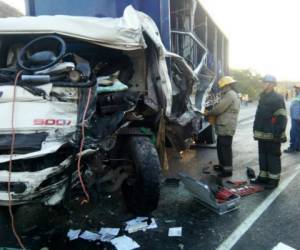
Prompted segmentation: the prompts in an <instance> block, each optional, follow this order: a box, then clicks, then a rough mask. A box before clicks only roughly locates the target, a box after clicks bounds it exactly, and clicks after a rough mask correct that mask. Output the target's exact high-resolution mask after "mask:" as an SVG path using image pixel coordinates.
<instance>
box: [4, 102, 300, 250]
mask: <svg viewBox="0 0 300 250" xmlns="http://www.w3.org/2000/svg"><path fill="white" fill-rule="evenodd" d="M255 108H256V107H255V104H250V105H249V106H248V107H243V108H242V110H241V114H240V122H239V126H238V130H237V134H236V136H235V138H234V175H233V177H232V179H246V167H252V168H253V169H254V170H255V171H256V172H258V163H257V143H256V142H255V141H253V139H252V124H253V117H254V112H255ZM287 146H288V144H284V145H283V146H282V148H285V147H287ZM169 161H170V170H169V173H167V174H168V176H173V177H174V176H176V174H177V173H178V172H185V173H188V174H190V175H191V176H193V177H195V178H199V177H203V176H205V174H204V173H203V169H205V170H206V171H207V170H208V171H209V172H210V174H215V173H214V171H213V170H212V164H214V163H217V160H216V151H215V149H211V148H194V149H191V150H188V151H186V152H185V153H184V154H183V155H182V156H181V157H179V156H178V155H172V157H170V158H169ZM299 161H300V154H299V155H287V154H283V157H282V165H283V175H282V180H281V184H280V187H279V188H277V189H276V190H274V191H264V192H261V193H257V194H254V195H251V196H247V197H244V198H242V201H241V205H240V208H239V209H238V210H235V211H233V212H230V213H228V214H225V215H222V216H220V215H217V214H215V213H214V212H212V211H210V210H208V209H207V208H205V207H203V206H202V205H200V204H199V203H198V202H197V201H195V200H194V199H193V197H192V196H191V195H190V193H189V192H188V191H187V190H185V188H184V186H183V185H182V184H180V185H179V186H176V185H175V186H170V185H166V184H163V185H162V194H161V201H160V204H159V207H158V209H157V210H156V211H155V212H154V213H153V217H154V218H155V219H156V221H157V224H158V228H157V229H153V230H148V231H146V232H137V233H133V234H130V235H129V236H130V237H131V238H132V239H134V240H135V241H136V242H138V244H139V245H140V246H141V247H140V248H139V249H144V250H149V249H151V250H152V249H166V250H168V249H170V250H171V249H172V250H173V249H186V250H201V249H203V250H210V249H219V250H223V249H236V250H239V249H243V250H244V249H245V250H246V249H253V250H259V249H264V250H266V249H272V248H273V247H274V246H276V245H277V244H278V243H279V242H283V243H284V244H287V245H289V246H290V247H294V248H296V249H297V248H299V249H300V238H299V235H300V222H299V220H298V218H299V216H300V198H299V197H300V196H299V194H300V189H299V187H298V186H299V185H298V183H299V181H300V175H298V171H300V170H299V168H297V167H298V166H300V165H299ZM206 175H207V174H206ZM20 213H21V212H20ZM18 218H20V219H19V220H18V221H17V226H18V228H19V229H20V230H21V229H26V228H27V229H28V228H29V229H31V230H28V231H29V233H27V235H26V237H23V240H24V242H25V244H26V246H27V247H28V248H30V249H40V248H42V247H48V248H49V249H107V250H108V249H113V248H112V247H111V245H109V244H107V245H96V244H95V243H87V242H86V241H75V242H68V240H67V239H66V233H67V231H68V230H69V229H70V228H73V229H79V228H80V229H82V230H91V231H95V232H96V231H98V230H99V229H100V228H101V227H102V226H105V227H120V228H124V222H125V221H127V220H128V219H131V218H132V215H130V214H128V213H127V212H126V209H125V208H124V206H123V205H122V202H121V197H120V194H119V193H116V194H113V195H112V196H103V197H101V198H100V199H99V201H98V202H94V203H91V204H88V205H84V206H80V205H79V202H78V201H76V200H75V201H74V204H73V205H72V206H71V207H70V210H69V211H63V210H62V211H47V212H46V211H43V209H41V208H36V210H33V209H32V208H29V209H28V210H27V211H25V212H24V211H22V213H21V214H19V216H18ZM32 220H34V221H36V226H35V227H33V228H30V227H29V226H27V225H30V223H31V222H32ZM170 227H182V228H183V235H182V237H174V238H173V237H172V238H171V237H168V229H169V228H170ZM10 231H11V230H10V227H9V225H8V218H7V214H6V213H5V211H2V216H1V215H0V246H3V247H4V246H5V247H8V246H9V247H13V246H15V247H16V245H15V241H14V238H13V236H12V235H11V233H10ZM25 231H26V230H25ZM121 234H124V232H123V231H122V232H121ZM0 248H1V247H0Z"/></svg>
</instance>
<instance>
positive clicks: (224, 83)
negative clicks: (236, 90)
mask: <svg viewBox="0 0 300 250" xmlns="http://www.w3.org/2000/svg"><path fill="white" fill-rule="evenodd" d="M235 82H236V80H234V79H233V78H232V77H231V76H224V77H222V78H221V79H220V80H219V82H218V86H219V88H221V89H222V88H224V87H226V86H228V85H230V84H232V83H235Z"/></svg>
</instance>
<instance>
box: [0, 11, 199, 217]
mask: <svg viewBox="0 0 300 250" xmlns="http://www.w3.org/2000/svg"><path fill="white" fill-rule="evenodd" d="M62 23H63V24H64V25H61V24H62ZM0 54H1V60H0V111H1V112H0V121H1V123H0V205H1V206H7V205H8V203H9V199H10V198H11V202H12V204H13V205H21V204H29V203H42V204H44V205H48V206H54V205H58V204H60V203H61V202H62V201H63V200H64V199H65V197H66V193H67V192H72V188H75V187H76V186H80V184H81V185H82V186H84V187H86V188H87V190H88V192H91V193H94V192H114V191H117V190H119V189H122V192H123V195H124V200H125V202H126V205H127V207H128V208H129V209H130V210H131V211H132V212H134V213H136V214H141V215H145V214H148V213H150V212H151V211H153V210H154V209H155V208H156V207H157V204H158V201H159V186H160V180H159V176H160V168H161V162H162V155H164V148H163V147H161V144H162V142H164V136H165V134H166V136H167V133H165V132H164V130H165V128H164V127H163V126H160V125H161V124H162V122H161V121H165V122H166V124H167V127H170V128H171V124H172V125H173V126H176V128H177V129H178V130H180V129H181V130H180V131H182V133H183V131H184V130H182V128H183V127H185V126H187V125H188V124H191V122H192V120H193V117H194V116H195V114H193V110H192V108H191V105H190V100H189V98H188V96H189V95H190V93H191V89H192V85H193V81H194V80H195V78H194V76H193V74H192V72H190V73H191V75H190V76H188V75H186V76H185V77H183V79H188V84H186V83H184V84H186V87H187V92H185V95H184V96H182V100H184V101H183V102H181V104H180V109H179V108H178V107H176V102H177V101H175V102H174V100H173V98H174V93H175V92H174V82H173V83H171V80H170V78H169V75H168V66H167V63H166V51H165V49H164V47H163V44H162V42H161V40H160V36H159V32H158V29H157V27H156V25H155V23H154V22H153V21H152V20H151V18H150V17H148V16H147V15H145V14H143V13H140V12H137V11H135V10H134V9H133V8H132V7H128V8H126V10H125V12H124V15H123V17H121V18H93V17H72V16H40V17H19V18H6V19H1V20H0ZM175 57H176V58H177V59H176V60H174V61H177V60H179V59H180V57H179V56H175ZM179 61H180V60H179ZM181 64H182V61H181V63H177V64H175V65H177V66H176V67H177V69H178V72H177V73H178V74H180V73H183V72H182V70H184V71H187V72H188V71H189V69H188V67H187V65H185V66H184V67H182V65H181ZM180 65H181V66H180ZM174 67H175V66H174ZM184 73H185V74H186V72H184ZM177 84H178V83H177ZM182 86H183V85H182ZM166 130H167V129H166ZM171 130H172V135H171V136H170V137H173V138H175V137H176V136H177V135H176V133H175V134H174V131H176V130H173V129H171ZM185 139H186V138H185V137H184V140H185ZM157 149H158V150H157ZM158 151H159V153H158ZM8 186H10V193H9V192H8ZM68 196H69V195H68Z"/></svg>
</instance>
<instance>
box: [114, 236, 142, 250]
mask: <svg viewBox="0 0 300 250" xmlns="http://www.w3.org/2000/svg"><path fill="white" fill-rule="evenodd" d="M111 243H112V244H113V245H114V246H115V247H116V248H117V250H132V249H136V248H139V247H140V245H139V244H138V243H136V242H135V241H134V240H132V239H131V238H129V237H127V236H125V235H124V236H121V237H117V238H114V239H113V240H112V241H111Z"/></svg>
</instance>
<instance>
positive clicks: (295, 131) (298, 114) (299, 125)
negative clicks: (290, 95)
mask: <svg viewBox="0 0 300 250" xmlns="http://www.w3.org/2000/svg"><path fill="white" fill-rule="evenodd" d="M294 87H295V92H296V96H295V98H294V99H293V101H292V103H291V107H290V115H291V124H292V127H291V131H290V146H289V147H288V148H287V149H286V150H284V152H285V153H294V152H299V151H300V85H295V86H294Z"/></svg>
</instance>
